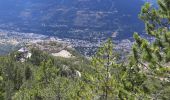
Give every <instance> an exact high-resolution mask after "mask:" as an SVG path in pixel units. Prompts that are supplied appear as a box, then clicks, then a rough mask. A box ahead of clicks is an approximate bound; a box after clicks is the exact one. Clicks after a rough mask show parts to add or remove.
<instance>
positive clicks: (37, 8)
mask: <svg viewBox="0 0 170 100" xmlns="http://www.w3.org/2000/svg"><path fill="white" fill-rule="evenodd" d="M143 3H144V2H143V1H139V0H124V1H121V0H1V1H0V29H5V30H16V31H20V32H34V33H39V34H46V35H55V36H58V37H61V38H75V39H88V40H93V39H96V38H97V39H98V38H105V37H108V36H111V35H112V34H113V33H117V34H118V36H117V38H118V39H124V38H129V37H131V36H132V34H133V32H134V31H138V32H139V31H140V32H141V31H142V30H143V29H144V28H143V24H142V23H141V22H140V21H139V19H138V13H139V12H140V8H141V5H143ZM99 33H101V34H99ZM104 33H105V34H104Z"/></svg>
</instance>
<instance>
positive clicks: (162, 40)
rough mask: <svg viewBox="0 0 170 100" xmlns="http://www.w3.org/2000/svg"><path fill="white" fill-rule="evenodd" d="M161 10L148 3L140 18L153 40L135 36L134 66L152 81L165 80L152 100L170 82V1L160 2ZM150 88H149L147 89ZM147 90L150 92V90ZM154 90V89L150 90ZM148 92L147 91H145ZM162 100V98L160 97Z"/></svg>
mask: <svg viewBox="0 0 170 100" xmlns="http://www.w3.org/2000/svg"><path fill="white" fill-rule="evenodd" d="M158 5H159V8H158V9H157V8H154V7H152V6H151V4H149V3H146V4H145V5H144V6H143V7H142V10H141V13H140V15H139V17H140V18H141V19H142V20H143V21H144V23H145V27H146V28H145V29H146V33H147V34H148V35H149V36H150V37H151V38H152V40H147V39H145V38H142V37H140V36H139V35H138V33H135V34H134V39H135V43H134V45H133V48H132V50H133V55H134V56H133V60H131V61H132V62H133V64H136V66H137V67H138V68H139V69H140V70H143V72H144V73H145V74H146V75H147V77H148V79H150V80H163V81H161V83H160V85H161V86H160V87H159V88H157V89H156V90H157V92H154V93H152V95H154V96H152V98H156V99H158V98H157V97H158V96H160V94H161V93H160V90H163V89H164V86H165V85H167V83H169V82H170V79H168V77H169V76H170V70H169V67H170V65H169V62H170V0H158ZM147 88H149V87H147ZM145 90H147V91H148V89H146V87H145ZM150 90H153V89H150ZM145 92H146V91H145ZM160 98H161V96H160Z"/></svg>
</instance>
